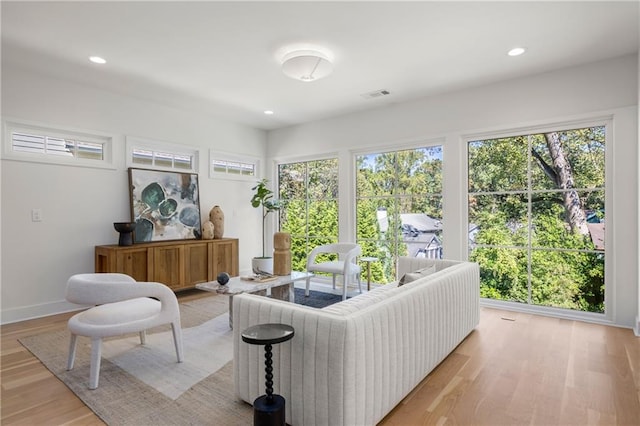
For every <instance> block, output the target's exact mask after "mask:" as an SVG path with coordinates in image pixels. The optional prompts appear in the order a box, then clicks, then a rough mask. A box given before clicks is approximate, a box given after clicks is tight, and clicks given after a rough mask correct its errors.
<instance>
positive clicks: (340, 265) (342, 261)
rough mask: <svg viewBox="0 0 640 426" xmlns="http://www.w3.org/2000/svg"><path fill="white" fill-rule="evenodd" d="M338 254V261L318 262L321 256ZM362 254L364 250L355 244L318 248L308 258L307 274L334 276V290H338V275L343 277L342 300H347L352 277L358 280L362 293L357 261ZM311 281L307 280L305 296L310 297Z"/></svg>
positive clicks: (337, 244)
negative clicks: (319, 273)
mask: <svg viewBox="0 0 640 426" xmlns="http://www.w3.org/2000/svg"><path fill="white" fill-rule="evenodd" d="M331 253H333V254H336V255H337V260H331V261H327V262H317V261H316V258H317V257H318V256H319V255H320V254H331ZM361 253H362V248H361V247H360V245H358V244H354V243H335V244H326V245H322V246H318V247H316V248H314V249H313V250H311V253H310V254H309V257H308V258H307V272H327V273H330V274H332V279H333V288H334V289H335V288H336V275H342V276H343V289H342V300H345V299H346V298H347V286H348V285H349V280H350V278H351V277H355V278H357V280H358V290H360V293H362V283H361V281H360V266H359V265H358V264H357V263H356V259H357V257H358V256H360V254H361ZM309 284H310V279H309V278H307V283H306V290H305V293H304V294H305V296H308V295H309Z"/></svg>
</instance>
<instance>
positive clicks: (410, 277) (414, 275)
mask: <svg viewBox="0 0 640 426" xmlns="http://www.w3.org/2000/svg"><path fill="white" fill-rule="evenodd" d="M435 272H436V265H431V266H427V267H425V268H420V269H418V270H417V271H413V272H407V273H406V274H404V275H403V276H402V278H400V281H398V287H400V286H403V285H405V284H409V283H410V282H412V281H415V280H418V279H420V278H422V277H426V276H429V275H431V274H433V273H435Z"/></svg>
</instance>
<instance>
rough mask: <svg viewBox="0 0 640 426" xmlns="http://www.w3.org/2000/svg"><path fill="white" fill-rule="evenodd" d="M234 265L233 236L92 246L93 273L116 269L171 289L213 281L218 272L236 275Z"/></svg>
mask: <svg viewBox="0 0 640 426" xmlns="http://www.w3.org/2000/svg"><path fill="white" fill-rule="evenodd" d="M238 268H239V266H238V239H236V238H221V239H218V240H183V241H166V242H157V243H142V244H134V245H132V246H125V247H123V246H118V245H115V244H114V245H107V246H96V247H95V272H119V273H123V274H127V275H129V276H131V277H132V278H133V279H135V280H136V281H155V282H159V283H162V284H165V285H167V286H169V287H170V288H171V289H172V290H174V291H177V290H185V289H189V288H193V287H195V285H196V284H199V283H204V282H208V281H214V280H215V279H216V277H217V276H218V274H219V273H221V272H227V273H228V274H229V275H230V276H237V275H238V273H239V272H238Z"/></svg>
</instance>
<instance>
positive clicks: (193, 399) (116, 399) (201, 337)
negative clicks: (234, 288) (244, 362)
mask: <svg viewBox="0 0 640 426" xmlns="http://www.w3.org/2000/svg"><path fill="white" fill-rule="evenodd" d="M227 310H228V299H227V298H226V297H222V296H215V295H212V296H210V297H205V298H202V299H198V300H193V301H189V302H185V303H181V304H180V313H181V317H182V329H183V334H184V335H183V340H184V341H183V343H184V345H185V362H184V363H181V364H178V363H177V362H176V358H175V351H174V349H173V339H172V337H171V332H170V331H169V330H170V328H169V327H162V328H157V329H154V330H152V331H150V332H149V334H148V336H147V345H146V347H139V345H134V343H133V342H139V340H138V337H137V335H130V336H127V337H124V338H114V339H108V340H106V341H105V342H104V343H103V359H102V368H101V369H100V384H99V387H98V389H96V390H93V391H92V390H89V389H88V388H87V383H88V380H89V361H90V355H91V348H90V342H89V339H87V338H83V337H80V338H79V339H78V349H77V355H76V362H75V366H74V368H73V370H71V371H67V370H66V363H67V355H68V344H69V332H68V331H66V330H64V331H59V332H55V333H46V334H41V335H37V336H30V337H26V338H22V339H20V343H22V344H23V345H24V346H25V347H26V348H27V349H29V351H31V352H32V353H33V354H34V355H35V356H36V357H37V358H38V359H40V361H42V363H43V364H44V365H45V366H46V367H47V368H48V369H49V370H50V371H51V372H52V373H53V374H54V375H55V376H56V377H58V378H59V379H60V380H62V381H63V382H64V383H65V384H66V385H67V386H68V387H69V389H71V390H72V391H73V392H74V393H75V394H76V395H78V397H79V398H80V399H82V401H83V402H84V403H85V404H86V405H87V406H88V407H89V408H91V409H92V410H93V411H94V412H95V413H96V415H98V416H99V417H100V418H101V419H102V420H103V421H104V422H105V423H107V424H109V425H187V424H193V425H207V424H209V425H213V424H215V425H248V424H251V423H252V421H253V420H252V419H253V409H252V407H251V406H250V405H249V404H246V403H245V402H243V401H240V400H238V399H237V398H236V397H235V395H234V393H233V376H232V361H230V360H231V359H232V342H231V334H230V333H231V332H230V330H229V328H228V314H227V313H226V312H227ZM198 342H200V343H201V347H200V348H198ZM134 346H138V347H134ZM203 347H206V349H205V350H202V348H203ZM126 348H130V349H131V351H127V350H125V349H126ZM208 353H209V354H210V356H208V355H207V354H208ZM145 360H146V361H147V362H146V364H147V365H145ZM136 365H138V366H140V368H139V371H137V372H135V375H134V374H131V372H133V371H134V370H136V369H137V368H138V367H136ZM127 370H130V371H131V372H128V371H127Z"/></svg>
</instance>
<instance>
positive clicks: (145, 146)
mask: <svg viewBox="0 0 640 426" xmlns="http://www.w3.org/2000/svg"><path fill="white" fill-rule="evenodd" d="M125 140H126V142H125V145H126V166H127V168H129V167H132V168H136V169H152V170H166V171H171V172H179V173H198V169H199V164H200V161H199V158H200V151H199V150H198V149H197V148H194V147H190V146H188V145H180V144H175V143H170V142H164V141H158V140H151V139H145V138H140V137H137V136H126V137H125ZM135 149H142V150H148V151H152V152H153V153H163V152H166V153H168V154H172V155H174V156H175V155H185V156H190V157H191V167H190V168H178V167H175V166H172V167H166V166H162V165H158V164H142V163H135V162H134V161H133V152H134V150H135Z"/></svg>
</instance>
